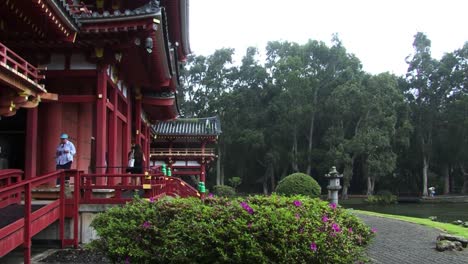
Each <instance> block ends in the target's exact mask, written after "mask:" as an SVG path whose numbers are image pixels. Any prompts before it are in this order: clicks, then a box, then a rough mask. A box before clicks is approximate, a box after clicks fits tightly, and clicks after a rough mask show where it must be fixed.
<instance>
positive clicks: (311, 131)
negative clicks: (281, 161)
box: [306, 87, 320, 175]
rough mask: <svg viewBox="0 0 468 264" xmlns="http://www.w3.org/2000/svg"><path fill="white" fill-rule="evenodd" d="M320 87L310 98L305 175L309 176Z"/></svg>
mask: <svg viewBox="0 0 468 264" xmlns="http://www.w3.org/2000/svg"><path fill="white" fill-rule="evenodd" d="M319 89H320V87H317V88H316V89H315V90H314V98H312V105H313V107H314V108H313V110H312V114H311V116H310V128H309V146H308V148H307V170H306V174H307V175H310V172H311V170H312V146H313V143H314V127H315V113H316V111H315V110H316V109H317V96H318V91H319Z"/></svg>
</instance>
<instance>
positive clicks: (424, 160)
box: [422, 154, 429, 197]
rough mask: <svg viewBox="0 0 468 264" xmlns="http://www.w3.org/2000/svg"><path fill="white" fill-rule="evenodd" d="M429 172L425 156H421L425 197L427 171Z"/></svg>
mask: <svg viewBox="0 0 468 264" xmlns="http://www.w3.org/2000/svg"><path fill="white" fill-rule="evenodd" d="M428 170H429V161H428V158H427V156H426V155H425V154H423V171H422V173H423V192H422V194H423V196H424V197H426V196H427V171H428Z"/></svg>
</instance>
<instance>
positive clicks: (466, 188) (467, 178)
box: [460, 166, 468, 194]
mask: <svg viewBox="0 0 468 264" xmlns="http://www.w3.org/2000/svg"><path fill="white" fill-rule="evenodd" d="M460 168H461V170H462V173H463V187H462V189H461V193H462V194H468V171H466V170H465V167H463V166H460Z"/></svg>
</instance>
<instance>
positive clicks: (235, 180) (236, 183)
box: [229, 177, 242, 190]
mask: <svg viewBox="0 0 468 264" xmlns="http://www.w3.org/2000/svg"><path fill="white" fill-rule="evenodd" d="M241 183H242V179H241V178H240V177H232V178H230V179H229V185H231V187H232V188H234V190H235V189H237V186H239V185H240V184H241Z"/></svg>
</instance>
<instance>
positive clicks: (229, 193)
mask: <svg viewBox="0 0 468 264" xmlns="http://www.w3.org/2000/svg"><path fill="white" fill-rule="evenodd" d="M213 194H214V195H217V196H222V197H234V196H235V195H236V191H235V190H234V188H232V187H231V186H227V185H215V186H213Z"/></svg>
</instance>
